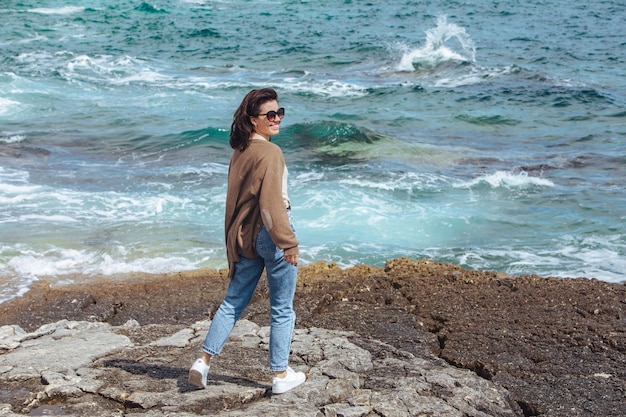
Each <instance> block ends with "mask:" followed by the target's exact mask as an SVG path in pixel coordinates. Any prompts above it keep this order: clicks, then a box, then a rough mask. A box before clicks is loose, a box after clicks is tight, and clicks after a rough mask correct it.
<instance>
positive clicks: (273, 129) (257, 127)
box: [250, 100, 283, 140]
mask: <svg viewBox="0 0 626 417" xmlns="http://www.w3.org/2000/svg"><path fill="white" fill-rule="evenodd" d="M270 111H274V112H276V111H278V101H276V100H270V101H266V102H265V103H263V104H261V107H260V109H259V115H258V116H256V117H251V118H250V121H251V122H252V125H253V126H254V132H253V134H258V135H261V136H263V137H264V138H265V139H267V140H270V138H271V137H272V136H276V135H278V133H279V132H280V122H282V120H283V119H282V117H280V116H278V115H277V116H276V117H275V118H274V120H273V121H270V120H269V119H268V118H267V113H268V112H270Z"/></svg>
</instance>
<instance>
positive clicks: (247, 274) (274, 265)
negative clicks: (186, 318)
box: [202, 213, 298, 372]
mask: <svg viewBox="0 0 626 417" xmlns="http://www.w3.org/2000/svg"><path fill="white" fill-rule="evenodd" d="M289 217H290V219H291V213H289ZM291 228H292V229H293V224H292V226H291ZM255 249H256V252H257V253H258V254H259V257H258V258H255V259H250V258H246V257H243V256H240V258H241V260H240V261H239V262H237V263H236V264H235V273H234V275H233V278H232V280H231V281H230V284H229V285H228V290H227V292H226V297H225V298H224V300H223V301H222V304H221V305H220V307H219V308H218V310H217V312H216V313H215V317H213V321H212V322H211V326H210V327H209V332H208V333H207V336H206V338H205V340H204V344H203V345H202V350H203V351H204V352H206V353H208V354H210V355H219V353H220V352H221V351H222V348H223V347H224V344H225V343H226V340H227V339H228V336H229V335H230V333H231V331H232V330H233V327H234V326H235V323H236V322H237V320H238V319H239V317H240V316H241V313H243V310H244V309H245V308H246V306H247V305H248V303H250V300H251V299H252V296H253V295H254V290H255V289H256V286H257V284H258V282H259V279H260V278H261V273H262V272H263V268H265V269H266V275H267V284H268V287H269V291H270V311H271V326H270V347H269V364H270V370H271V371H273V372H280V371H284V370H286V369H287V366H288V363H289V352H290V350H291V339H292V334H293V328H294V325H295V322H296V313H295V311H294V309H293V297H294V295H295V293H296V279H297V276H298V267H297V266H294V265H291V264H289V263H287V262H285V260H284V258H283V255H284V251H283V250H282V249H279V248H278V247H277V246H276V245H275V244H274V242H273V241H272V239H271V238H270V235H269V233H268V232H267V230H266V229H265V227H262V228H261V231H260V232H259V234H258V236H257V238H256V246H255Z"/></svg>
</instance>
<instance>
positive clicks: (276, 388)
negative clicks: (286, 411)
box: [272, 367, 306, 394]
mask: <svg viewBox="0 0 626 417" xmlns="http://www.w3.org/2000/svg"><path fill="white" fill-rule="evenodd" d="M304 381H306V375H305V374H304V372H296V371H294V370H293V369H291V368H289V367H288V368H287V376H286V377H284V378H278V377H274V380H273V381H272V394H282V393H285V392H287V391H289V390H291V389H294V388H295V387H297V386H298V385H300V384H302V383H303V382H304Z"/></svg>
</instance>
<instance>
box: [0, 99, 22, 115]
mask: <svg viewBox="0 0 626 417" xmlns="http://www.w3.org/2000/svg"><path fill="white" fill-rule="evenodd" d="M19 104H20V103H19V102H17V101H14V100H10V99H8V98H3V97H0V114H7V113H9V112H11V111H14V110H16V109H17V108H18V106H19Z"/></svg>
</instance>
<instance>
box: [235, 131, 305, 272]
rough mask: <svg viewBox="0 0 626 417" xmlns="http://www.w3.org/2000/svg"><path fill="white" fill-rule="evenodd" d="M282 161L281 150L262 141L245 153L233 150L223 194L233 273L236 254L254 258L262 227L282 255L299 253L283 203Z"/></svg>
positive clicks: (251, 143) (254, 143) (283, 163)
mask: <svg viewBox="0 0 626 417" xmlns="http://www.w3.org/2000/svg"><path fill="white" fill-rule="evenodd" d="M284 170H285V159H284V157H283V152H282V151H281V149H280V148H279V147H278V146H277V145H275V144H273V143H271V142H268V141H265V140H251V141H250V144H249V145H248V147H247V148H246V149H245V150H244V151H239V150H235V151H234V152H233V156H232V157H231V159H230V166H229V169H228V192H227V194H226V216H225V222H224V231H225V233H226V256H227V258H228V265H229V268H230V271H229V276H230V277H232V275H233V273H234V263H235V262H238V261H239V259H240V258H239V255H243V256H245V257H246V258H257V257H258V255H257V253H256V251H255V250H254V244H255V241H256V237H257V235H258V233H259V231H260V230H261V226H265V228H266V229H267V231H268V233H269V235H270V237H271V238H272V241H273V242H274V243H275V244H276V246H278V247H279V248H280V249H284V251H285V255H294V254H298V253H299V250H298V240H297V238H296V235H295V233H294V232H293V231H292V230H291V225H290V223H289V218H288V216H287V210H286V209H285V203H284V200H283V190H282V187H283V173H284Z"/></svg>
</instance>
